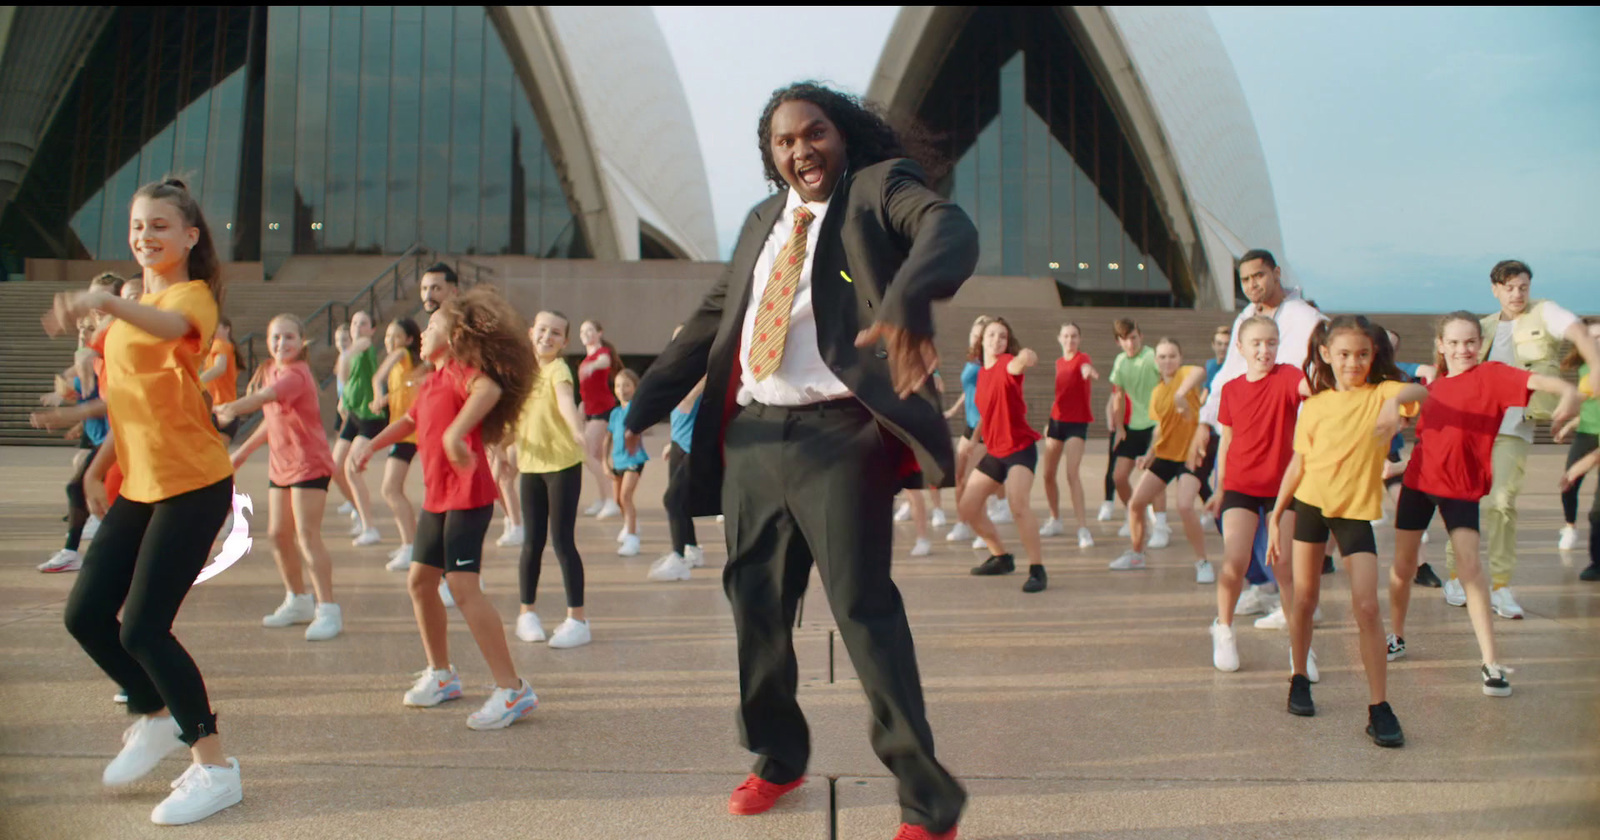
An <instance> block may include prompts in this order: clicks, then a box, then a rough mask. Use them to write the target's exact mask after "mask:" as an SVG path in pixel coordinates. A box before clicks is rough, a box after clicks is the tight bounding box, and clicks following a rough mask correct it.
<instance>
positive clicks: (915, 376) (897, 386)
mask: <svg viewBox="0 0 1600 840" xmlns="http://www.w3.org/2000/svg"><path fill="white" fill-rule="evenodd" d="M878 341H882V342H883V345H884V349H886V350H887V351H888V353H889V376H890V377H891V378H892V379H893V382H894V392H895V393H896V394H898V395H899V396H900V399H905V398H906V397H909V396H911V395H912V394H914V393H916V391H917V389H918V388H921V387H922V383H924V382H926V381H928V376H929V375H930V374H932V373H933V372H934V371H935V370H937V369H938V367H939V352H938V351H937V350H935V349H934V347H933V337H932V336H925V335H912V334H911V333H909V332H907V331H906V330H904V329H902V328H900V327H896V326H892V325H890V324H885V323H883V322H881V321H880V322H878V323H875V324H873V325H872V326H870V327H868V328H866V329H864V330H862V331H861V332H860V334H858V335H857V336H856V346H857V347H870V346H872V345H873V344H876V343H877V342H878Z"/></svg>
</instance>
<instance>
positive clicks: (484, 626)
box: [351, 286, 539, 729]
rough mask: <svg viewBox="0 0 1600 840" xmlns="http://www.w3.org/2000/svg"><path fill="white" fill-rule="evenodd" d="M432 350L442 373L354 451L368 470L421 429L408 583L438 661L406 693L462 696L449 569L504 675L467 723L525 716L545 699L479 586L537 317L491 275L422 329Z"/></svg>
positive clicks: (492, 665)
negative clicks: (453, 646)
mask: <svg viewBox="0 0 1600 840" xmlns="http://www.w3.org/2000/svg"><path fill="white" fill-rule="evenodd" d="M422 358H423V360H424V361H427V362H429V363H430V364H432V365H433V367H434V373H433V375H431V376H429V377H428V379H427V381H425V382H423V383H422V387H421V388H420V389H418V393H417V400H416V402H415V403H413V404H412V406H411V410H410V411H408V412H407V413H406V414H405V415H403V416H401V417H399V418H397V419H395V420H394V421H393V422H391V423H390V424H389V426H388V428H386V429H384V430H383V431H382V432H380V433H379V434H378V436H377V437H375V438H373V439H372V440H371V441H368V442H365V444H364V445H361V446H360V447H359V449H358V451H355V452H353V453H352V454H351V457H352V459H354V460H355V463H356V468H357V469H358V470H359V469H366V466H367V461H368V460H370V459H371V457H372V452H373V451H374V450H375V449H382V448H384V447H387V446H391V445H393V444H396V443H399V442H400V441H402V440H405V439H406V438H407V437H409V436H411V435H412V434H413V433H415V434H416V436H417V457H418V458H420V459H422V484H423V496H422V514H421V515H420V516H419V517H418V521H417V536H416V542H415V543H413V545H412V555H411V570H410V573H409V574H410V577H409V578H408V579H407V581H406V583H407V586H408V588H409V589H410V591H411V609H412V611H413V612H414V613H416V617H417V629H418V630H420V631H421V633H422V648H423V650H424V651H425V652H426V653H427V655H428V668H427V669H426V670H425V671H424V672H423V673H422V675H421V676H420V677H419V678H418V679H417V682H416V684H415V685H413V686H412V687H411V690H410V691H407V692H406V694H405V700H404V702H405V704H406V705H407V706H436V705H438V704H440V703H442V702H444V701H446V700H454V699H456V698H458V697H460V696H461V678H460V677H459V676H457V675H456V672H455V669H454V668H452V667H451V666H450V645H449V638H448V636H447V635H446V630H447V625H448V622H449V614H448V613H446V612H445V606H444V601H443V600H442V599H441V598H440V597H439V581H440V579H441V578H443V579H445V580H446V581H448V582H449V585H450V592H451V593H452V595H453V596H454V598H455V603H456V608H457V609H459V610H460V611H461V617H462V618H463V619H465V620H466V622H467V628H468V629H470V630H471V631H472V639H473V641H475V642H477V644H478V650H479V652H481V653H482V654H483V658H484V661H485V662H487V663H488V665H489V670H490V671H491V672H492V673H493V674H494V681H495V686H496V688H495V690H494V692H493V693H491V694H490V695H489V698H488V700H486V701H485V702H484V704H483V707H482V708H480V709H479V710H478V711H476V712H473V713H472V714H471V715H470V716H468V717H467V726H468V727H471V728H472V729H501V728H503V727H506V726H510V725H511V724H512V723H513V722H514V721H516V720H518V719H520V718H523V717H526V716H527V715H528V713H529V712H532V711H533V710H534V709H535V708H537V707H538V705H539V699H538V698H537V697H536V696H534V693H533V689H532V688H530V687H529V686H528V683H527V681H525V680H523V679H522V678H521V677H519V676H518V675H517V670H516V666H515V665H514V664H513V663H512V661H511V650H510V648H509V647H507V645H506V629H505V625H504V624H503V623H502V622H501V620H500V613H499V611H497V610H496V609H495V608H494V605H493V604H491V603H490V602H489V599H488V598H486V597H484V595H483V592H482V590H481V588H480V585H479V577H478V576H479V573H480V571H481V570H482V563H483V538H484V536H485V535H486V534H487V533H488V531H489V522H490V520H491V519H492V518H493V517H494V503H495V498H496V496H497V495H498V490H497V488H496V486H495V480H494V475H493V474H492V472H491V471H490V469H489V463H488V458H487V456H486V455H485V454H484V446H485V444H487V445H490V446H493V445H495V444H497V443H499V442H500V441H501V439H502V438H503V437H505V436H506V435H507V434H508V432H509V430H510V428H511V427H512V426H513V425H514V424H515V423H516V421H517V417H518V416H519V415H520V414H521V412H522V404H523V402H524V401H526V399H527V397H528V393H529V391H530V390H531V389H532V387H533V379H534V376H535V375H536V373H537V371H538V367H539V364H538V361H537V360H536V359H535V358H534V355H533V345H532V343H530V342H529V340H528V325H527V323H526V322H524V321H523V320H522V316H520V315H518V314H517V312H516V310H515V309H512V308H511V305H510V304H508V303H506V301H505V299H503V298H501V297H500V295H499V294H498V293H497V292H496V291H495V290H494V289H493V288H490V287H487V286H479V287H477V288H474V289H470V290H468V291H466V292H463V293H461V294H460V295H457V296H456V297H454V298H452V299H450V300H449V301H446V302H445V304H444V305H443V306H441V307H439V309H438V311H436V312H434V313H433V316H432V317H431V318H429V319H428V328H427V329H426V330H424V331H423V333H422Z"/></svg>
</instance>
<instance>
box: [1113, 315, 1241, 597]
mask: <svg viewBox="0 0 1600 840" xmlns="http://www.w3.org/2000/svg"><path fill="white" fill-rule="evenodd" d="M1155 358H1156V370H1157V371H1158V372H1159V373H1160V375H1161V381H1160V382H1159V383H1157V384H1156V386H1155V387H1154V388H1152V389H1151V390H1150V408H1149V411H1150V419H1151V420H1153V421H1155V423H1156V426H1155V436H1154V440H1153V444H1152V446H1151V448H1150V451H1149V452H1147V453H1145V454H1144V455H1141V456H1140V457H1139V466H1140V467H1141V468H1143V469H1144V470H1145V473H1144V475H1143V476H1142V477H1141V478H1140V479H1139V486H1138V487H1137V488H1135V489H1134V491H1133V495H1132V496H1131V497H1130V498H1129V499H1128V530H1129V532H1130V534H1129V537H1130V538H1131V539H1132V541H1133V547H1132V548H1131V549H1130V550H1128V551H1125V552H1123V553H1122V556H1120V557H1118V558H1117V559H1115V560H1113V561H1111V569H1112V570H1113V571H1119V572H1121V571H1128V570H1132V569H1143V568H1144V567H1145V557H1144V539H1145V523H1146V516H1147V512H1148V510H1149V507H1150V505H1151V503H1152V502H1153V501H1155V500H1156V499H1158V498H1161V497H1164V496H1166V495H1167V485H1168V484H1171V483H1173V482H1177V484H1178V518H1179V519H1180V520H1182V522H1183V532H1184V535H1185V536H1186V537H1188V539H1189V547H1190V548H1191V549H1193V550H1194V554H1195V561H1194V580H1195V583H1215V582H1216V579H1217V576H1216V572H1215V571H1214V570H1213V569H1212V568H1211V562H1210V561H1209V560H1207V559H1206V541H1205V535H1204V534H1203V533H1202V532H1201V531H1200V516H1199V514H1198V512H1196V511H1195V508H1194V500H1195V497H1196V496H1197V495H1199V493H1200V485H1201V484H1202V483H1204V481H1205V477H1204V476H1200V475H1196V473H1195V471H1193V470H1190V469H1189V466H1188V464H1187V461H1188V458H1189V451H1190V447H1191V445H1192V444H1193V443H1194V435H1195V431H1196V430H1197V429H1198V428H1199V425H1200V391H1201V389H1202V388H1203V386H1204V385H1205V378H1206V371H1205V368H1202V367H1197V366H1195V365H1185V364H1184V363H1183V350H1182V348H1180V347H1179V346H1178V342H1176V341H1174V340H1172V339H1170V338H1163V339H1161V340H1160V341H1158V342H1156V351H1155ZM1195 467H1196V469H1197V470H1198V469H1199V468H1200V465H1199V464H1196V465H1195Z"/></svg>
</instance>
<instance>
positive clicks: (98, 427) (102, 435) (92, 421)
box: [72, 376, 111, 446]
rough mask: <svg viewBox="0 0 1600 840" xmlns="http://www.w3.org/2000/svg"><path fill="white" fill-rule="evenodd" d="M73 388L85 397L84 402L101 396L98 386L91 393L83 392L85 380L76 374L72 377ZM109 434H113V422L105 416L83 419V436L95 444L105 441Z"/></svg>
mask: <svg viewBox="0 0 1600 840" xmlns="http://www.w3.org/2000/svg"><path fill="white" fill-rule="evenodd" d="M97 385H98V383H97ZM72 389H73V390H74V391H77V392H78V394H79V395H80V396H82V397H83V401H84V402H88V401H90V400H97V399H99V398H100V389H99V387H96V388H95V389H94V390H93V391H92V392H90V393H87V394H85V393H83V381H82V380H80V379H79V378H78V377H76V376H74V377H72ZM108 434H111V422H110V421H109V420H107V419H106V418H105V417H104V416H101V417H90V418H89V419H87V420H85V421H83V436H84V437H86V438H88V439H89V442H90V443H92V444H94V445H95V446H99V445H100V444H102V443H105V442H106V435H108Z"/></svg>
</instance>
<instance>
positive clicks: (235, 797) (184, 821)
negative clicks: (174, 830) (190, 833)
mask: <svg viewBox="0 0 1600 840" xmlns="http://www.w3.org/2000/svg"><path fill="white" fill-rule="evenodd" d="M243 801H244V791H243V790H236V791H234V792H233V793H232V794H231V795H230V796H229V797H228V798H227V799H225V800H222V801H220V802H217V803H215V804H214V805H213V806H212V807H210V808H207V809H206V810H204V811H200V812H198V813H194V814H184V815H182V816H179V817H173V818H169V819H158V818H157V817H156V815H155V813H154V812H151V814H150V821H151V822H153V823H155V824H156V825H189V824H190V823H197V822H199V821H201V820H203V819H205V818H206V817H209V816H211V815H213V814H215V813H217V812H218V811H224V810H227V809H228V808H232V807H233V806H235V805H238V804H239V803H240V802H243Z"/></svg>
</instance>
